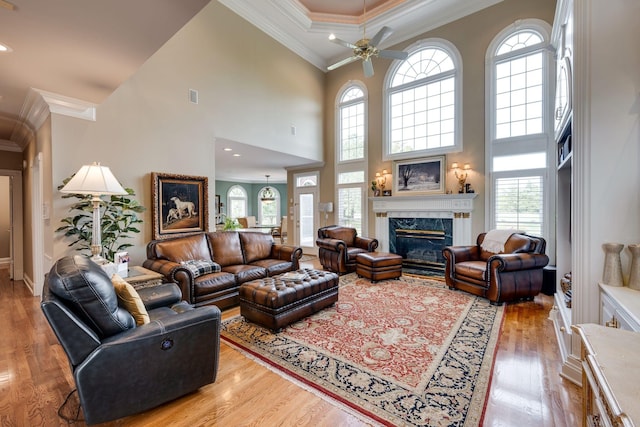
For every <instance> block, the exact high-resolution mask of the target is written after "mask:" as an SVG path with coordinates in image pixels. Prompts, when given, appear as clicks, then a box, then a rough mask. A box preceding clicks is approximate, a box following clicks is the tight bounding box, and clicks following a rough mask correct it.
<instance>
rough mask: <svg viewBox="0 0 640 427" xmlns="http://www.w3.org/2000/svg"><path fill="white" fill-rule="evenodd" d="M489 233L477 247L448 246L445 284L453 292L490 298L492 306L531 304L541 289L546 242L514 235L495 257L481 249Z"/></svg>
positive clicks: (540, 239)
mask: <svg viewBox="0 0 640 427" xmlns="http://www.w3.org/2000/svg"><path fill="white" fill-rule="evenodd" d="M485 235H486V233H481V234H480V235H479V236H478V239H477V242H476V245H474V246H447V247H446V248H444V249H443V250H442V254H443V255H444V258H445V260H446V267H445V280H446V282H447V286H449V288H451V289H461V290H463V291H467V292H469V293H472V294H474V295H478V296H481V297H485V298H488V299H489V301H490V302H491V304H494V305H502V303H504V302H510V301H517V300H520V299H525V300H532V299H533V297H534V296H536V295H538V294H539V293H540V290H541V289H542V274H543V268H544V267H545V266H546V265H547V264H548V263H549V257H548V256H547V255H545V253H544V252H545V249H546V245H547V242H546V241H545V240H544V239H543V238H542V237H536V236H530V235H528V234H521V233H514V234H512V235H511V236H510V237H509V238H508V239H507V241H506V242H505V244H504V250H503V251H501V252H500V253H493V252H489V251H486V250H484V249H483V248H482V246H481V245H482V242H483V241H484V237H485Z"/></svg>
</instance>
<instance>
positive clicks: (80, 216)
mask: <svg viewBox="0 0 640 427" xmlns="http://www.w3.org/2000/svg"><path fill="white" fill-rule="evenodd" d="M71 178H73V176H70V177H69V178H67V179H65V180H64V181H63V182H62V185H60V186H58V190H60V189H61V188H62V187H64V186H65V185H66V184H67V182H69V180H70V179H71ZM125 190H126V191H127V193H128V194H127V195H124V196H111V197H110V198H108V199H104V200H103V205H104V207H103V208H101V214H100V227H101V230H102V236H101V237H102V256H103V257H104V258H105V259H107V260H108V261H112V262H113V257H114V255H115V254H116V253H117V252H120V251H123V250H125V249H126V248H128V247H131V246H133V245H132V244H131V243H122V242H121V240H122V239H129V238H131V237H132V236H131V233H140V229H139V228H138V225H137V224H140V223H142V220H141V219H140V218H138V214H140V213H142V212H144V211H145V207H144V206H142V205H140V204H139V203H138V202H137V200H136V199H134V198H133V196H135V192H134V191H133V189H131V188H125ZM62 198H63V199H68V198H75V199H78V201H77V202H76V203H74V204H73V205H71V207H70V208H69V211H70V212H72V215H71V216H68V217H66V218H63V219H62V223H63V225H62V226H60V227H58V229H57V230H56V232H60V233H64V236H65V237H69V238H71V239H72V241H71V243H69V245H68V246H69V247H72V246H75V247H76V250H78V251H82V250H88V251H89V252H90V251H91V234H92V232H91V229H92V226H93V204H92V202H91V196H90V195H85V194H64V195H63V196H62Z"/></svg>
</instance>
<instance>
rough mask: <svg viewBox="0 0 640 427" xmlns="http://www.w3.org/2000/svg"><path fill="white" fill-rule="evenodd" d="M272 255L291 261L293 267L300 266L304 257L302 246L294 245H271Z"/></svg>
mask: <svg viewBox="0 0 640 427" xmlns="http://www.w3.org/2000/svg"><path fill="white" fill-rule="evenodd" d="M271 256H272V257H273V258H275V259H281V260H283V261H291V263H292V264H293V269H294V270H297V269H298V268H300V258H302V248H301V247H300V246H293V245H277V244H274V245H273V246H272V247H271Z"/></svg>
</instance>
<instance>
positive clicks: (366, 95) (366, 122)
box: [334, 80, 369, 178]
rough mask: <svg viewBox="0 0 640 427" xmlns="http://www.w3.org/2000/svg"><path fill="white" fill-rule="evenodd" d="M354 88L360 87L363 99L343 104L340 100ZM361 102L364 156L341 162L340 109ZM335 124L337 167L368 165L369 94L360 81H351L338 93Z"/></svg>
mask: <svg viewBox="0 0 640 427" xmlns="http://www.w3.org/2000/svg"><path fill="white" fill-rule="evenodd" d="M353 86H356V87H358V89H360V90H361V91H362V93H363V97H362V98H358V99H357V100H352V101H348V102H345V103H344V104H342V103H341V102H340V100H341V99H342V97H343V96H344V94H345V92H346V91H347V90H349V89H350V88H352V87H353ZM359 102H363V103H364V155H363V157H362V159H355V160H340V157H341V156H340V154H341V153H340V150H341V149H342V138H341V137H342V120H341V119H342V118H341V116H340V107H342V106H343V105H350V104H357V103H359ZM335 123H336V125H335V129H334V131H335V141H336V144H335V156H336V157H335V159H336V161H335V163H336V166H338V165H345V164H349V163H358V164H360V163H364V164H365V165H366V163H367V153H368V149H367V147H368V145H369V92H368V91H367V86H365V84H364V83H363V82H361V81H359V80H349V81H348V82H346V83H345V84H343V85H342V87H341V88H340V90H339V91H338V95H337V96H336V100H335ZM336 177H337V175H336ZM365 178H366V176H365Z"/></svg>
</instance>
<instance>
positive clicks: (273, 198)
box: [258, 186, 280, 227]
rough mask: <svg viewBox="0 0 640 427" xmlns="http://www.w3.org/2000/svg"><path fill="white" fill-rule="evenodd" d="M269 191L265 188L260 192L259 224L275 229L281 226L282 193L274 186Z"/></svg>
mask: <svg viewBox="0 0 640 427" xmlns="http://www.w3.org/2000/svg"><path fill="white" fill-rule="evenodd" d="M269 189H270V191H267V187H263V188H261V189H260V191H259V192H258V206H259V209H258V222H259V223H260V225H272V226H274V227H275V226H277V225H279V224H280V192H279V191H278V190H277V189H276V188H274V187H272V186H269Z"/></svg>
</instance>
